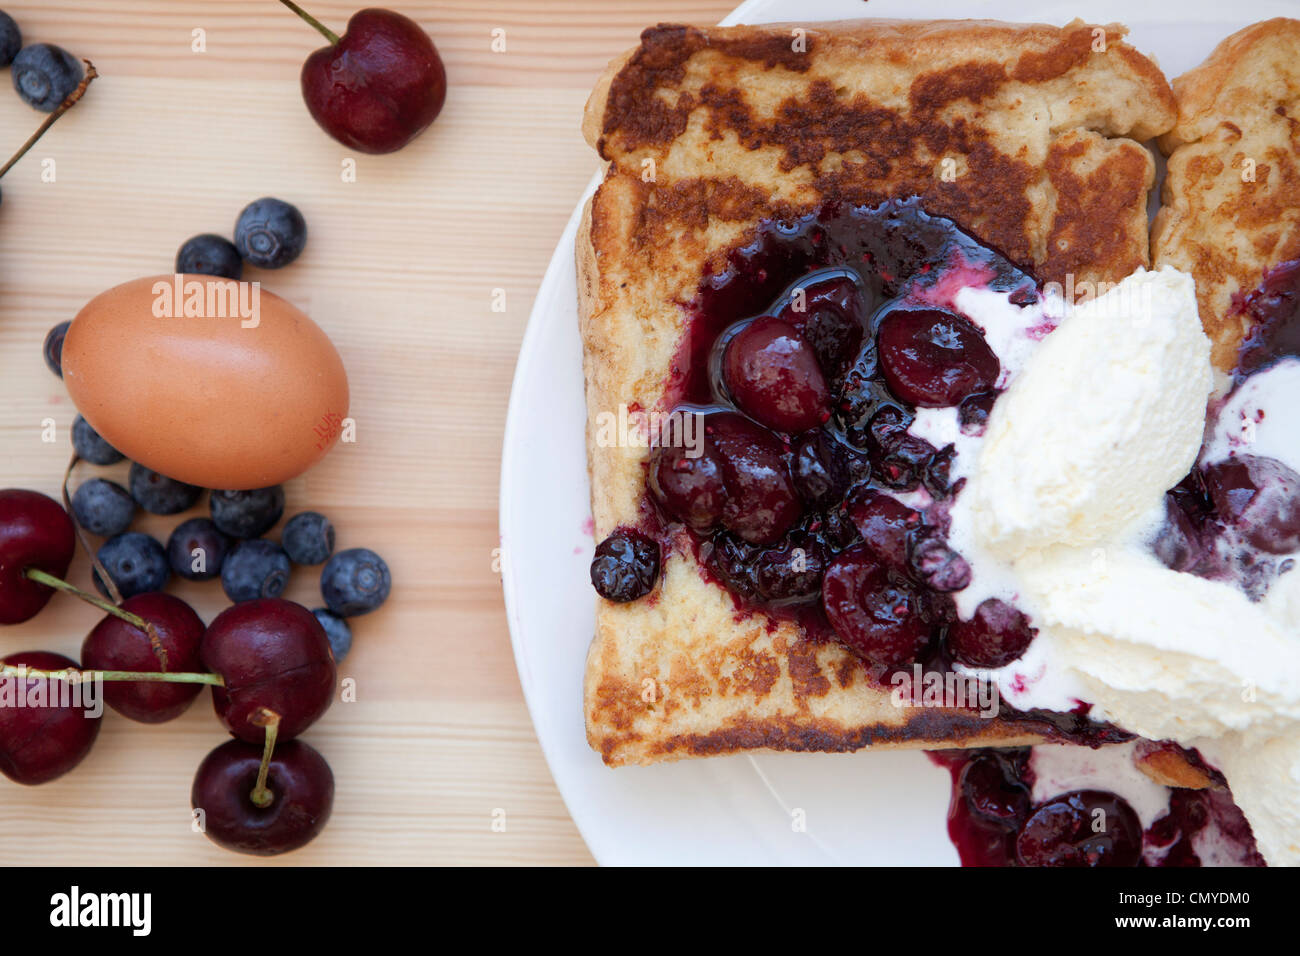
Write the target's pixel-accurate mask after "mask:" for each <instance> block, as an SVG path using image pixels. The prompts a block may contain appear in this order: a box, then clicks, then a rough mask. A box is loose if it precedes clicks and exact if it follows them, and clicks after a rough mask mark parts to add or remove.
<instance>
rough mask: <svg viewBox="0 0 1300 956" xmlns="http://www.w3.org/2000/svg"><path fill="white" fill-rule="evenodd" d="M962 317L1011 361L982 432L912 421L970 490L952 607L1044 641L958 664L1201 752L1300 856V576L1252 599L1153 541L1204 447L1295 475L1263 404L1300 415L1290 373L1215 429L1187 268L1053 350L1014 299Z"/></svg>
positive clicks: (1079, 311) (1040, 700) (1108, 298)
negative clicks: (1004, 604) (1014, 610)
mask: <svg viewBox="0 0 1300 956" xmlns="http://www.w3.org/2000/svg"><path fill="white" fill-rule="evenodd" d="M956 305H957V307H958V309H959V310H961V311H963V312H964V313H965V314H966V315H967V316H968V317H969V318H970V319H971V320H972V321H974V322H975V323H976V324H978V325H981V326H982V327H983V328H985V330H986V332H988V331H989V330H990V329H996V330H997V331H996V332H995V333H992V334H991V337H990V344H993V345H994V346H995V350H998V351H999V357H1001V356H1002V350H1004V349H1005V350H1006V354H1007V355H1008V356H1013V358H1011V361H1009V362H1008V363H1007V365H1008V368H1009V372H1010V374H1008V375H1006V378H1007V381H1006V383H1005V384H1006V387H1007V391H1006V392H1005V393H1004V394H1003V395H1002V396H1001V397H1000V398H999V399H998V401H997V402H996V404H995V405H994V407H993V411H992V413H991V415H990V417H989V422H988V426H987V431H986V433H985V435H984V436H982V437H973V436H965V435H962V434H961V430H960V428H957V423H956V417H955V410H949V409H939V410H931V411H929V412H926V413H925V414H919V415H918V416H917V420H916V422H915V423H914V424H913V426H912V430H913V432H914V433H916V434H919V435H921V436H922V437H925V438H926V439H927V440H928V441H930V442H931V443H932V444H934V445H936V446H937V447H943V445H944V444H947V443H952V444H954V445H955V447H956V451H957V459H956V461H955V462H954V464H953V469H954V470H953V474H954V475H955V476H958V477H964V478H966V479H967V484H966V486H965V488H964V489H963V490H962V491H961V493H960V494H959V495H958V496H957V499H956V501H955V502H954V503H953V505H952V506H951V508H950V510H949V520H950V528H949V533H948V540H949V543H950V544H951V546H952V547H953V548H955V549H956V550H957V551H958V552H959V553H960V554H962V555H963V557H965V558H966V560H967V561H968V562H969V563H970V565H971V569H972V581H971V585H970V586H969V587H968V588H966V589H965V590H964V591H962V592H958V593H957V594H955V595H954V598H956V602H957V609H958V614H959V615H960V616H961V617H962V618H963V619H968V618H969V617H970V616H971V615H972V614H973V613H974V609H975V608H976V607H977V606H978V605H979V603H980V602H981V601H982V600H984V599H985V598H988V597H999V598H1002V599H1003V600H1006V601H1008V602H1010V603H1012V604H1014V605H1015V606H1016V607H1018V608H1020V609H1021V610H1022V611H1023V612H1024V613H1026V614H1027V615H1029V617H1030V619H1031V622H1032V624H1033V626H1034V627H1036V628H1037V629H1038V634H1037V636H1036V637H1035V639H1034V641H1033V643H1032V644H1031V645H1030V648H1029V650H1028V651H1027V652H1026V654H1025V655H1024V656H1023V657H1021V658H1020V659H1019V660H1017V661H1014V662H1012V663H1011V664H1009V665H1007V666H1005V667H1002V668H998V669H996V670H982V671H981V670H977V669H973V668H962V669H963V670H966V671H968V672H971V673H976V674H980V675H981V676H985V677H988V678H990V679H992V680H995V681H996V682H997V683H998V686H999V690H1000V692H1001V693H1002V696H1003V698H1004V699H1006V700H1007V701H1008V703H1010V704H1012V705H1013V706H1016V707H1018V708H1020V709H1032V708H1040V707H1041V708H1045V709H1050V710H1059V711H1068V710H1072V709H1074V708H1075V707H1077V705H1078V703H1079V702H1080V701H1085V702H1087V703H1089V704H1091V705H1092V707H1093V709H1092V711H1091V713H1092V715H1093V716H1095V717H1097V718H1099V719H1103V720H1109V721H1112V722H1114V723H1116V724H1118V725H1119V726H1121V727H1123V728H1125V729H1126V730H1129V731H1132V732H1134V733H1137V734H1140V735H1141V736H1144V737H1147V738H1150V739H1154V740H1163V739H1171V740H1175V741H1177V742H1178V743H1180V744H1183V745H1184V746H1189V747H1196V748H1198V749H1199V750H1200V751H1201V752H1202V753H1203V754H1205V755H1206V756H1207V757H1209V759H1211V760H1212V761H1213V762H1215V763H1216V765H1217V766H1218V767H1219V768H1220V769H1221V770H1222V771H1223V773H1224V774H1225V776H1226V777H1227V778H1228V782H1229V784H1230V786H1231V787H1232V790H1233V795H1234V798H1235V799H1236V801H1237V803H1238V805H1239V806H1240V807H1241V809H1242V810H1243V812H1244V813H1245V814H1246V816H1247V819H1248V820H1249V821H1250V822H1251V825H1252V827H1253V829H1254V830H1255V834H1256V837H1257V840H1258V845H1259V849H1260V852H1261V853H1262V854H1263V855H1264V857H1265V859H1266V860H1267V861H1268V862H1269V863H1270V865H1287V864H1289V865H1295V864H1300V838H1298V836H1297V834H1300V798H1298V797H1297V794H1298V793H1300V742H1297V741H1300V571H1297V572H1292V573H1287V574H1283V575H1281V576H1280V577H1279V578H1278V579H1277V580H1276V581H1275V582H1274V584H1273V586H1272V587H1271V588H1270V591H1269V593H1268V594H1267V595H1266V596H1265V600H1263V601H1260V602H1251V601H1250V600H1249V599H1248V598H1247V597H1246V595H1245V594H1244V593H1243V592H1242V591H1241V590H1240V589H1239V588H1238V587H1237V586H1235V584H1234V583H1232V582H1230V581H1214V580H1207V579H1204V578H1200V577H1195V576H1193V575H1191V574H1185V573H1179V572H1176V571H1173V570H1170V569H1169V568H1167V567H1165V566H1164V565H1163V564H1162V563H1161V562H1160V561H1159V560H1158V559H1157V558H1156V557H1155V555H1154V554H1153V552H1152V550H1151V547H1150V541H1151V538H1152V536H1153V535H1154V533H1155V531H1156V530H1157V529H1158V528H1159V527H1160V525H1161V524H1162V523H1163V521H1164V514H1165V509H1164V498H1165V492H1166V491H1167V490H1168V489H1169V488H1171V487H1173V486H1174V485H1175V484H1177V482H1178V481H1179V480H1180V479H1181V478H1182V477H1183V476H1184V475H1186V474H1187V472H1188V470H1189V469H1190V468H1191V466H1192V465H1193V464H1194V463H1195V462H1196V460H1197V457H1198V454H1199V453H1200V452H1201V448H1202V443H1203V441H1204V442H1206V444H1207V448H1206V452H1205V455H1206V457H1205V460H1206V461H1213V460H1218V459H1219V458H1224V457H1229V456H1231V455H1233V454H1236V453H1239V452H1240V451H1241V450H1242V449H1243V448H1245V447H1247V446H1248V447H1249V451H1250V453H1252V454H1258V455H1266V456H1269V457H1275V458H1278V459H1279V460H1281V461H1283V462H1284V463H1286V464H1287V465H1289V466H1290V467H1292V468H1297V465H1298V464H1300V429H1297V428H1296V427H1295V425H1294V423H1288V422H1287V421H1286V420H1284V419H1281V418H1277V417H1273V418H1270V417H1269V415H1268V414H1266V409H1273V410H1275V411H1276V410H1278V409H1294V408H1297V407H1300V362H1283V363H1279V365H1277V366H1275V367H1274V368H1273V369H1270V370H1269V371H1267V372H1263V373H1260V374H1258V375H1256V376H1254V377H1253V378H1252V379H1250V380H1248V381H1247V383H1246V384H1245V385H1244V386H1243V387H1241V388H1239V389H1238V390H1237V392H1235V393H1234V394H1233V395H1232V396H1231V397H1230V398H1229V399H1228V400H1227V401H1226V403H1224V405H1223V408H1222V409H1220V410H1219V415H1218V417H1217V419H1216V420H1215V422H1214V423H1213V424H1212V428H1211V431H1210V432H1209V433H1208V434H1207V430H1206V409H1207V403H1208V400H1209V399H1210V397H1211V393H1212V391H1213V389H1214V378H1215V376H1214V371H1213V368H1212V366H1211V363H1210V349H1211V346H1210V342H1209V340H1208V339H1207V338H1206V336H1205V334H1204V332H1203V331H1202V329H1201V324H1200V320H1199V317H1198V313H1197V307H1196V298H1195V287H1194V284H1193V282H1192V279H1191V277H1190V276H1187V275H1185V274H1184V273H1181V272H1179V271H1177V270H1174V269H1172V268H1165V269H1162V270H1160V271H1156V272H1148V271H1146V270H1139V271H1137V272H1135V273H1134V274H1133V275H1131V276H1129V277H1128V278H1127V279H1125V280H1124V281H1123V282H1121V283H1120V284H1119V285H1118V286H1117V287H1115V288H1113V289H1112V290H1111V291H1109V292H1107V293H1106V294H1105V295H1102V296H1099V297H1097V298H1096V299H1094V300H1092V301H1090V302H1087V303H1085V304H1083V305H1080V306H1077V307H1075V308H1073V309H1071V310H1070V311H1069V314H1068V315H1066V316H1065V318H1064V319H1063V320H1062V321H1061V322H1060V325H1059V327H1057V328H1056V329H1055V331H1052V332H1051V334H1050V335H1047V336H1046V337H1045V338H1043V337H1042V336H1041V334H1040V335H1037V336H1035V335H1034V334H1031V329H1034V328H1035V326H1034V325H1032V324H1031V323H1029V322H1028V321H1026V322H1023V323H1022V324H1021V326H1020V329H1019V332H1017V331H1016V330H1015V329H1011V330H1010V331H1008V327H1009V326H1010V325H1012V323H1009V322H1007V321H1006V319H1007V315H1008V313H1007V312H1006V308H1007V307H1010V308H1014V307H1012V306H1009V304H1008V303H1003V305H1001V306H997V305H995V304H992V303H991V302H990V300H989V298H988V297H987V296H976V295H966V294H963V295H962V296H960V297H959V298H958V299H957V302H956ZM1027 318H1028V317H1026V319H1027ZM1036 338H1041V339H1042V341H1041V344H1039V343H1038V342H1037V341H1036ZM1288 425H1290V427H1289V428H1288ZM1216 456H1217V457H1216Z"/></svg>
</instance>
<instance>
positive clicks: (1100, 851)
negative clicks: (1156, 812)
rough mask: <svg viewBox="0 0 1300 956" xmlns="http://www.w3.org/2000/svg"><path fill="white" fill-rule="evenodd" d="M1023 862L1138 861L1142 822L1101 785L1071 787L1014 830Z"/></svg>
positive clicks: (1076, 864) (1121, 863)
mask: <svg viewBox="0 0 1300 956" xmlns="http://www.w3.org/2000/svg"><path fill="white" fill-rule="evenodd" d="M1016 858H1017V859H1018V860H1019V861H1020V863H1021V864H1022V865H1023V866H1071V867H1097V866H1137V865H1138V864H1139V863H1140V862H1141V860H1142V824H1141V822H1140V821H1139V820H1138V815H1137V813H1135V812H1134V810H1133V808H1132V807H1131V806H1129V804H1128V801H1126V800H1124V799H1123V798H1122V797H1118V796H1116V795H1115V794H1113V793H1107V792H1105V791H1102V790H1072V791H1070V792H1069V793H1063V794H1061V795H1060V796H1059V797H1054V798H1052V799H1051V800H1049V801H1047V802H1046V803H1044V804H1042V805H1041V806H1039V807H1038V809H1036V810H1035V811H1034V812H1033V814H1032V815H1031V816H1030V817H1029V819H1028V820H1026V821H1025V822H1024V823H1023V824H1022V825H1021V827H1020V832H1019V833H1018V834H1017V835H1016Z"/></svg>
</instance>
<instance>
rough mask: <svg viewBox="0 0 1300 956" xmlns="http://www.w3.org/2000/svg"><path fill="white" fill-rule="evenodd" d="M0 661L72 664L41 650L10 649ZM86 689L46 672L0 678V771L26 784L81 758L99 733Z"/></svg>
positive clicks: (46, 667)
mask: <svg viewBox="0 0 1300 956" xmlns="http://www.w3.org/2000/svg"><path fill="white" fill-rule="evenodd" d="M0 663H2V664H6V665H14V666H18V665H23V666H26V667H29V668H31V669H32V670H41V671H62V670H67V669H69V668H72V669H76V668H77V662H76V661H74V660H72V659H70V658H67V657H64V656H63V655H62V654H51V653H49V652H46V651H23V652H21V653H18V654H10V655H8V656H7V657H5V658H4V660H3V661H0ZM88 689H89V688H88V687H87V688H79V687H76V686H75V685H74V684H72V683H70V682H68V681H60V680H51V679H50V678H46V677H16V676H15V677H0V773H3V774H4V775H5V776H6V777H8V778H9V779H10V780H13V781H15V782H17V783H23V784H29V785H31V784H38V783H45V782H47V781H50V780H53V779H54V778H55V777H61V776H62V775H63V774H65V773H67V772H68V771H69V770H71V769H72V768H73V767H75V766H76V765H77V764H79V763H81V761H82V760H84V759H85V757H86V755H87V754H88V753H90V748H91V746H92V745H93V744H94V743H95V738H96V737H97V736H99V721H100V718H99V716H91V713H90V712H88V711H93V708H88V707H87V706H86V703H87V701H88V698H87V697H86V696H84V691H85V690H88ZM51 704H56V705H57V706H51Z"/></svg>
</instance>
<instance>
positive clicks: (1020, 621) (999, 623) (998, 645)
mask: <svg viewBox="0 0 1300 956" xmlns="http://www.w3.org/2000/svg"><path fill="white" fill-rule="evenodd" d="M1034 634H1035V629H1034V628H1033V627H1031V626H1030V624H1029V618H1027V617H1025V615H1024V614H1022V613H1021V612H1020V611H1018V610H1016V609H1015V608H1014V607H1012V606H1011V605H1010V604H1008V603H1006V602H1005V601H999V600H998V599H997V598H988V599H987V600H985V601H981V602H980V605H979V607H977V608H975V613H974V614H973V615H972V616H971V619H970V620H969V621H960V620H959V621H955V622H954V623H953V625H952V627H951V628H949V629H948V650H949V651H950V652H951V653H952V656H953V657H954V658H955V659H957V660H958V661H960V662H961V663H963V664H967V665H969V666H971V667H1002V666H1004V665H1006V664H1010V663H1011V662H1012V661H1014V660H1016V659H1017V658H1019V657H1020V656H1021V655H1022V654H1024V653H1025V651H1026V650H1027V649H1028V648H1029V642H1030V641H1032V640H1033V639H1034Z"/></svg>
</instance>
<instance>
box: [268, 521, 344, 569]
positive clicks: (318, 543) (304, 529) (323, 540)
mask: <svg viewBox="0 0 1300 956" xmlns="http://www.w3.org/2000/svg"><path fill="white" fill-rule="evenodd" d="M280 543H281V544H283V545H284V550H285V551H287V552H289V560H290V561H292V562H293V563H294V564H324V563H325V562H326V561H327V560H329V556H330V555H331V554H333V553H334V526H333V525H332V524H330V520H329V518H326V517H325V516H324V515H323V514H320V513H318V512H315V511H304V512H303V513H302V514H297V515H294V516H293V517H292V518H290V519H289V520H288V522H286V523H285V526H284V531H283V533H281V535H280Z"/></svg>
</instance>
